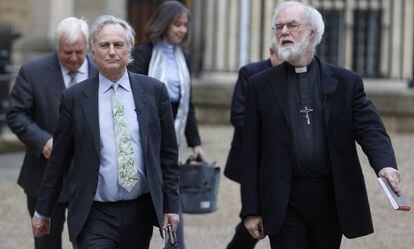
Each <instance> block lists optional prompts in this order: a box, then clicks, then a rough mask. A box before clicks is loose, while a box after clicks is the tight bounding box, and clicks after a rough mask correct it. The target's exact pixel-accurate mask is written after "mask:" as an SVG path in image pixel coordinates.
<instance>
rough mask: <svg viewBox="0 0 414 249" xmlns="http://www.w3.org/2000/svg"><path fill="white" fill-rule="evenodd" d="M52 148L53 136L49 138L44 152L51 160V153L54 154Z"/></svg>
mask: <svg viewBox="0 0 414 249" xmlns="http://www.w3.org/2000/svg"><path fill="white" fill-rule="evenodd" d="M52 149H53V138H51V139H49V140H47V142H46V144H45V146H43V150H42V154H43V156H44V157H45V158H46V159H47V160H49V158H50V154H52Z"/></svg>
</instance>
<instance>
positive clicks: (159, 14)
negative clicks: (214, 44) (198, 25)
mask: <svg viewBox="0 0 414 249" xmlns="http://www.w3.org/2000/svg"><path fill="white" fill-rule="evenodd" d="M183 14H185V15H187V18H188V22H189V23H190V11H189V10H188V9H187V8H186V7H185V6H184V5H183V4H181V3H180V2H178V1H166V2H164V3H163V4H161V5H160V6H159V7H158V8H157V9H156V10H155V12H154V14H153V15H152V16H151V19H150V20H149V21H148V23H147V25H146V27H145V34H146V35H147V37H148V39H149V40H150V41H151V42H152V43H156V42H158V41H160V40H162V39H163V36H164V35H165V32H166V31H167V29H168V27H169V26H170V24H171V23H173V22H174V21H175V20H176V19H177V18H179V17H180V16H181V15H183ZM189 37H190V28H188V31H187V34H186V35H185V37H184V39H183V44H186V43H187V42H188V38H189Z"/></svg>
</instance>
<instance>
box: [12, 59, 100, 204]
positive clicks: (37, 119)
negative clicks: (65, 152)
mask: <svg viewBox="0 0 414 249" xmlns="http://www.w3.org/2000/svg"><path fill="white" fill-rule="evenodd" d="M86 58H87V60H88V74H89V75H88V76H89V78H90V77H93V76H95V75H97V73H98V70H97V68H96V67H95V66H94V64H93V63H92V61H91V58H89V56H87V57H86ZM63 90H65V83H64V80H63V77H62V72H61V68H60V64H59V60H58V57H57V54H56V53H50V54H48V55H46V56H43V57H40V58H37V59H35V60H33V61H31V62H28V63H26V64H24V65H23V66H22V67H21V68H20V71H19V73H18V75H17V79H16V82H15V84H14V87H13V90H12V91H11V93H10V98H9V99H10V110H9V112H8V113H7V123H8V125H9V127H10V129H11V130H12V131H13V132H14V133H15V134H16V135H17V137H18V138H19V139H20V140H21V141H22V142H23V143H24V145H25V146H26V154H25V156H24V160H23V166H22V168H21V170H20V174H19V178H18V180H17V183H18V184H19V185H20V186H21V187H22V188H23V189H24V191H25V193H26V194H27V195H29V196H32V197H35V198H36V197H37V195H38V188H39V185H40V182H41V180H42V176H43V173H44V171H45V168H46V164H47V159H46V158H45V157H44V156H43V154H42V150H43V147H44V146H45V144H46V142H47V141H48V140H49V139H50V138H52V135H53V133H54V131H55V130H56V126H57V121H58V119H59V104H60V98H61V96H62V91H63ZM63 199H66V198H65V197H64V198H63Z"/></svg>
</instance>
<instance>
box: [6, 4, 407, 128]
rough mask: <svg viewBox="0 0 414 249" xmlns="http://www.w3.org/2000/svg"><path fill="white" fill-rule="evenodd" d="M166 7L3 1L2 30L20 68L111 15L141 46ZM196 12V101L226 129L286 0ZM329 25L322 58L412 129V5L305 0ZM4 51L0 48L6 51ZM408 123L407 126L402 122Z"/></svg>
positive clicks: (194, 8) (390, 119)
mask: <svg viewBox="0 0 414 249" xmlns="http://www.w3.org/2000/svg"><path fill="white" fill-rule="evenodd" d="M161 2H162V0H0V25H10V26H11V27H12V28H13V30H15V31H16V32H18V33H20V34H21V36H20V38H19V39H18V40H17V41H16V42H15V43H14V45H13V50H12V51H13V53H12V59H13V63H14V64H15V65H17V66H18V65H21V64H22V63H24V62H26V61H27V60H29V59H30V58H32V57H34V56H37V55H39V54H43V53H45V52H47V51H51V50H53V48H54V43H53V37H54V30H55V28H56V25H57V23H58V22H59V21H60V20H61V19H63V18H64V17H67V16H70V15H74V16H83V17H84V18H85V19H87V20H89V22H90V23H91V22H93V20H94V19H95V18H96V17H97V16H99V15H101V14H112V15H115V16H118V17H121V18H124V19H126V20H129V21H130V22H131V24H132V25H133V26H134V27H135V29H136V31H137V37H136V38H137V41H138V42H142V41H145V37H144V35H143V32H142V31H143V24H144V23H145V22H146V21H147V20H148V18H149V17H150V15H151V13H152V11H153V10H154V9H155V8H156V7H157V6H158V5H159V4H160V3H161ZM181 2H183V3H184V4H186V5H187V6H188V7H189V9H190V10H191V12H192V17H191V32H192V42H191V55H192V64H193V78H194V100H195V102H196V104H197V106H198V108H199V109H200V112H199V118H200V119H202V120H204V121H214V122H217V121H220V122H223V120H224V122H227V120H228V117H227V116H228V106H229V103H230V98H231V93H232V88H233V85H234V82H235V80H236V77H237V71H238V68H239V67H240V66H242V65H244V64H246V63H248V62H252V61H258V60H261V59H264V58H266V57H267V54H268V47H269V44H270V36H271V35H272V33H271V17H272V11H273V9H274V6H275V5H277V3H279V2H281V0H184V1H181ZM303 2H308V3H311V4H312V5H313V6H315V7H316V8H317V9H319V10H320V11H321V13H322V15H323V18H324V20H325V24H326V29H325V35H324V38H323V42H322V43H321V44H320V46H319V47H318V50H317V54H318V56H319V57H320V58H322V59H324V60H326V61H328V62H331V63H334V64H338V65H340V66H344V67H346V68H349V69H351V70H353V71H356V72H358V73H359V74H361V75H362V76H363V77H364V81H365V82H366V85H367V89H368V94H369V95H370V98H371V99H374V102H375V104H376V105H377V107H378V108H379V109H380V110H381V112H382V113H383V115H384V116H386V119H387V125H389V126H392V127H393V128H396V129H400V130H407V129H411V128H410V127H412V128H413V129H414V93H413V91H412V90H410V89H408V87H407V82H408V81H410V80H412V79H413V71H414V0H304V1H303ZM0 49H1V48H0ZM401 120H404V122H403V123H400V121H401Z"/></svg>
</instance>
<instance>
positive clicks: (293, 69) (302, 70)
mask: <svg viewBox="0 0 414 249" xmlns="http://www.w3.org/2000/svg"><path fill="white" fill-rule="evenodd" d="M315 63H316V60H315V57H313V58H312V60H311V62H310V63H309V64H308V65H307V66H306V67H294V66H292V65H291V64H289V63H286V66H287V69H288V71H289V72H292V73H294V74H302V73H306V72H309V71H310V70H312V68H313V67H314V65H315Z"/></svg>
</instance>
